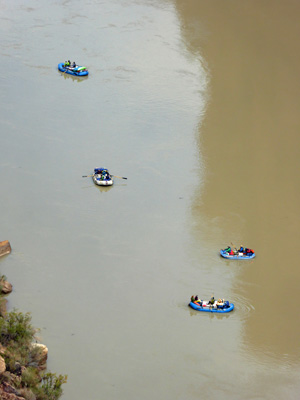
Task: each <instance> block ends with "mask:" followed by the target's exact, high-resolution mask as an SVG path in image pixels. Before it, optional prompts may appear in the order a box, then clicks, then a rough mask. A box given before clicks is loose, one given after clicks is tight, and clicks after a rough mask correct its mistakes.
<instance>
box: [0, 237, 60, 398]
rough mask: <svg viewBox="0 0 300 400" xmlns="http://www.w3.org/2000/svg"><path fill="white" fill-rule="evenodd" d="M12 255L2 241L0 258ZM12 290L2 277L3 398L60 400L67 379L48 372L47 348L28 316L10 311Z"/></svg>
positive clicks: (0, 340) (0, 382)
mask: <svg viewBox="0 0 300 400" xmlns="http://www.w3.org/2000/svg"><path fill="white" fill-rule="evenodd" d="M10 252H11V246H10V243H9V241H8V240H5V241H2V242H0V257H1V256H4V255H7V254H9V253H10ZM12 290H13V287H12V284H11V283H10V282H8V281H7V279H6V277H5V276H4V275H2V276H1V277H0V399H1V400H57V399H59V398H60V397H61V395H62V393H63V391H62V388H61V385H62V384H64V383H66V381H67V376H66V375H59V376H57V375H56V374H53V373H51V372H46V369H47V358H48V348H47V347H46V346H45V345H44V344H41V343H38V338H37V336H36V333H37V329H34V328H33V327H32V326H31V317H30V314H29V313H26V314H23V313H20V312H18V311H15V310H14V311H12V312H9V313H8V312H7V299H6V296H7V295H8V294H9V293H11V292H12Z"/></svg>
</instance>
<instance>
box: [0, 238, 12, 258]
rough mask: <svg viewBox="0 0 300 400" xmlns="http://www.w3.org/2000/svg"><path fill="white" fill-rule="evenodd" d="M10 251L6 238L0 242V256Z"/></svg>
mask: <svg viewBox="0 0 300 400" xmlns="http://www.w3.org/2000/svg"><path fill="white" fill-rule="evenodd" d="M10 252H11V247H10V243H9V241H8V240H4V241H3V242H0V257H1V256H5V254H9V253H10Z"/></svg>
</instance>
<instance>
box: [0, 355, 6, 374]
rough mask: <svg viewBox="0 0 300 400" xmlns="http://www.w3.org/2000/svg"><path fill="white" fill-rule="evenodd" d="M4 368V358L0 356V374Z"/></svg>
mask: <svg viewBox="0 0 300 400" xmlns="http://www.w3.org/2000/svg"><path fill="white" fill-rule="evenodd" d="M5 370H6V365H5V361H4V358H3V357H2V356H0V374H3V372H4V371H5Z"/></svg>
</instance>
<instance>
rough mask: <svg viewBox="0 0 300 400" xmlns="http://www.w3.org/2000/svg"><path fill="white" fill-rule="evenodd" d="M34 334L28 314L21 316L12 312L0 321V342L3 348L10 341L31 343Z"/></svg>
mask: <svg viewBox="0 0 300 400" xmlns="http://www.w3.org/2000/svg"><path fill="white" fill-rule="evenodd" d="M35 333H36V330H35V329H34V328H33V327H32V325H31V316H30V313H26V314H23V313H21V312H18V311H16V310H13V311H11V312H9V313H8V314H7V315H6V316H5V317H4V318H1V320H0V342H1V343H2V344H3V345H4V346H6V345H7V344H8V343H9V342H10V341H14V342H16V343H19V344H27V343H28V344H29V343H30V342H32V341H33V339H34V335H35Z"/></svg>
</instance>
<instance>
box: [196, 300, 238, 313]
mask: <svg viewBox="0 0 300 400" xmlns="http://www.w3.org/2000/svg"><path fill="white" fill-rule="evenodd" d="M189 306H190V307H191V308H193V309H194V310H196V311H202V312H212V313H219V314H225V313H229V312H230V311H232V310H233V309H234V304H232V303H230V304H229V307H227V308H217V307H212V306H209V305H203V306H200V305H197V304H195V303H193V302H190V303H189Z"/></svg>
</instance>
